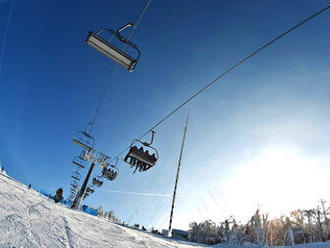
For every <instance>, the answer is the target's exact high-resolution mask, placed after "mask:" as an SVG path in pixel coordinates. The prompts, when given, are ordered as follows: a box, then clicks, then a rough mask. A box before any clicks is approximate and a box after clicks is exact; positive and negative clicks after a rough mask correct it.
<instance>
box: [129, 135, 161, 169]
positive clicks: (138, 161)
mask: <svg viewBox="0 0 330 248" xmlns="http://www.w3.org/2000/svg"><path fill="white" fill-rule="evenodd" d="M154 135H155V132H154V131H153V130H152V136H151V141H150V142H149V143H148V142H143V141H141V140H139V139H134V140H133V142H132V143H131V146H130V149H129V151H128V153H127V155H126V157H125V159H124V161H125V162H127V163H129V164H130V166H131V167H133V166H136V169H139V171H141V172H142V171H146V170H148V169H150V168H151V167H153V166H154V165H155V164H156V162H157V160H158V158H159V155H158V151H157V149H156V148H154V147H152V146H151V144H152V143H153V140H154ZM135 142H138V143H140V144H141V145H142V146H141V147H140V148H138V147H137V146H135V145H134V146H133V144H134V143H135ZM143 146H144V147H145V150H144V149H143ZM147 147H148V148H150V149H152V150H153V151H154V153H153V154H151V155H150V154H149V152H148V150H146V148H147ZM128 160H129V161H128ZM135 171H136V170H135ZM135 171H134V172H135Z"/></svg>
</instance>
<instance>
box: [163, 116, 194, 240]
mask: <svg viewBox="0 0 330 248" xmlns="http://www.w3.org/2000/svg"><path fill="white" fill-rule="evenodd" d="M188 120H189V113H188V115H187V120H186V126H185V127H184V133H183V138H182V144H181V150H180V156H179V162H178V170H177V172H176V179H175V186H174V192H173V199H172V207H171V215H170V224H169V228H168V236H171V232H172V219H173V210H174V203H175V197H176V189H177V186H178V181H179V173H180V167H181V159H182V153H183V148H184V142H185V140H186V133H187V128H188Z"/></svg>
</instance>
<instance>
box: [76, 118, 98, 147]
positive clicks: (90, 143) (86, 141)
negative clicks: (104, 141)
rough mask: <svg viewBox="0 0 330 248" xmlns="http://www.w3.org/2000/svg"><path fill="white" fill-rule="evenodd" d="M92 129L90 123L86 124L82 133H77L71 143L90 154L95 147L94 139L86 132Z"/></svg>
mask: <svg viewBox="0 0 330 248" xmlns="http://www.w3.org/2000/svg"><path fill="white" fill-rule="evenodd" d="M91 127H92V123H88V125H87V126H86V128H85V130H84V131H79V132H78V133H77V135H76V137H73V138H72V141H73V143H75V144H77V145H78V146H81V147H82V148H83V149H85V150H87V151H88V152H91V151H92V150H93V147H94V145H95V138H94V137H93V136H91V135H90V134H89V133H88V132H87V131H88V129H89V128H91Z"/></svg>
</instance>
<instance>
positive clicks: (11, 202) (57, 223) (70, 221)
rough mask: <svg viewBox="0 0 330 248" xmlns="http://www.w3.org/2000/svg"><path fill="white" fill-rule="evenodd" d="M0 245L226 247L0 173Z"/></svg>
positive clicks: (317, 246)
mask: <svg viewBox="0 0 330 248" xmlns="http://www.w3.org/2000/svg"><path fill="white" fill-rule="evenodd" d="M0 247H1V248H5V247H6V248H9V247H10V248H13V247H15V248H18V247H25V248H27V247H38V248H39V247H47V248H52V247H69V248H71V247H79V248H80V247H116V248H124V247H125V248H127V247H133V248H134V247H139V248H142V247H144V248H149V247H150V248H151V247H152V248H170V247H171V248H174V247H176V248H189V247H190V248H198V247H213V248H222V247H223V248H224V247H230V246H226V245H223V244H220V245H215V246H206V245H200V244H195V243H189V242H183V241H176V240H172V239H168V238H164V237H160V236H157V235H154V234H151V233H146V232H143V231H138V230H134V229H131V228H128V227H123V226H120V225H118V224H115V223H112V222H109V221H107V220H105V219H101V218H99V217H95V216H91V215H88V214H86V213H82V212H78V211H73V210H71V209H68V208H66V207H64V206H62V205H59V204H55V203H54V202H52V201H50V200H48V198H46V197H44V196H42V195H40V194H39V193H38V192H36V191H34V190H32V189H28V188H27V186H25V185H23V184H21V183H19V182H17V181H15V180H13V179H12V178H10V177H8V176H6V175H3V174H0ZM233 247H235V248H236V247H237V246H233ZM242 247H244V248H249V247H251V248H252V247H255V246H242ZM325 247H328V248H330V243H323V244H312V245H301V246H298V245H297V246H294V248H325ZM286 248H288V247H287V246H286Z"/></svg>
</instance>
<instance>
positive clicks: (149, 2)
mask: <svg viewBox="0 0 330 248" xmlns="http://www.w3.org/2000/svg"><path fill="white" fill-rule="evenodd" d="M151 1H152V0H148V2H147V4H146V5H145V7H144V8H143V10H142V12H141V14H140V16H139V18H138V19H137V21H136V22H135V24H134V25H133V28H132V31H131V32H130V34H129V35H128V38H127V40H128V41H130V40H131V39H132V37H133V35H134V33H135V31H136V28H137V27H138V25H139V24H140V22H141V20H142V17H143V16H144V14H145V12H146V11H147V9H148V7H149V5H150V4H151ZM124 49H126V50H127V49H128V45H127V44H125V45H124ZM115 67H116V64H114V65H113V66H112V68H111V71H110V74H109V77H108V80H107V82H106V83H105V85H104V89H103V91H102V94H101V96H100V100H99V102H98V104H97V107H96V110H95V112H94V115H93V119H92V121H91V131H92V129H93V125H94V124H95V122H96V119H97V116H98V114H99V112H100V108H101V106H102V104H103V101H104V98H105V95H106V93H107V91H108V88H109V85H110V83H111V79H112V77H113V74H114V70H115Z"/></svg>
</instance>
